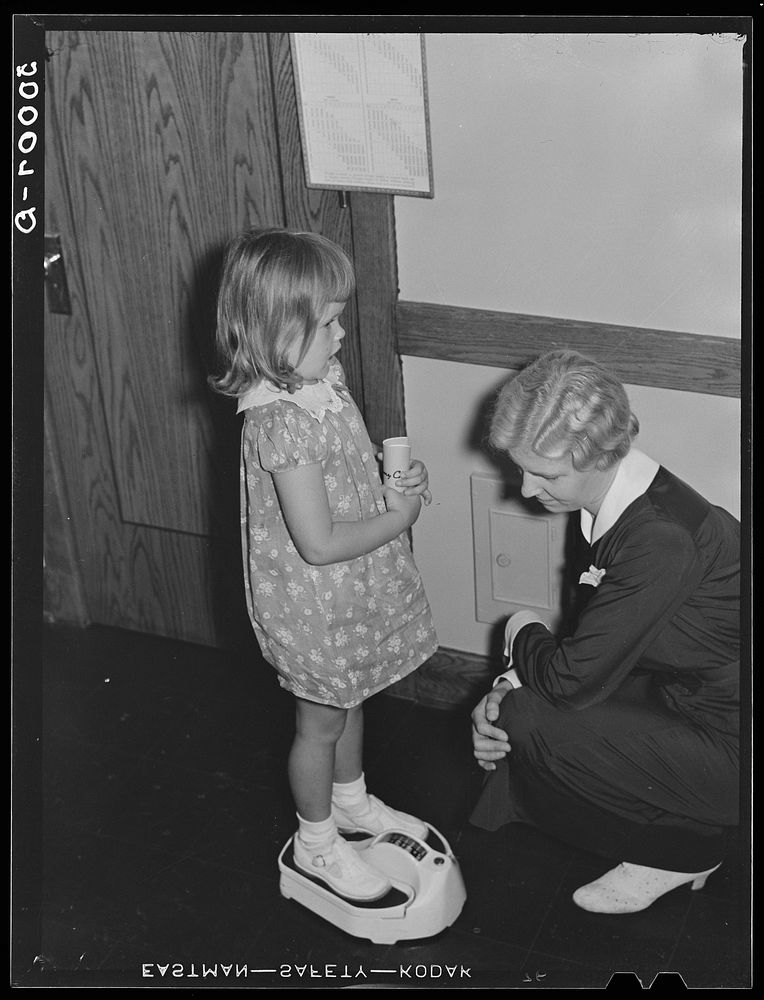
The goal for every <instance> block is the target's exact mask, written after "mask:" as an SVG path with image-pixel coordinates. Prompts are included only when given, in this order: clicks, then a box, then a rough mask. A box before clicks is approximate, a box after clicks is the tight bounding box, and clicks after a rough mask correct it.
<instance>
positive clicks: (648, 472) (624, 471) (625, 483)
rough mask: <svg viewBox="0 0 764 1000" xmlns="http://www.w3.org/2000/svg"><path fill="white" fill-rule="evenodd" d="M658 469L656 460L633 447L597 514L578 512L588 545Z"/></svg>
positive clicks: (615, 519)
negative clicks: (593, 515) (594, 515)
mask: <svg viewBox="0 0 764 1000" xmlns="http://www.w3.org/2000/svg"><path fill="white" fill-rule="evenodd" d="M659 468H660V466H659V465H658V463H657V462H656V461H655V459H652V458H650V457H649V455H645V453H644V452H643V451H639V450H638V449H636V448H632V449H631V451H630V452H629V453H628V455H626V457H625V458H624V459H622V460H621V463H620V464H619V466H618V471H617V472H616V474H615V478H614V479H613V482H612V483H611V484H610V489H609V490H608V491H607V493H606V494H605V499H604V500H603V501H602V506H601V507H600V509H599V511H598V512H597V517H596V518H593V517H592V515H591V514H590V513H589V511H588V510H582V511H581V532H582V534H583V536H584V538H586V540H587V541H588V542H589V544H590V545H593V544H594V542H596V541H597V539H598V538H602V536H603V535H604V534H605V532H606V531H609V530H610V528H612V527H613V525H614V524H615V522H616V521H617V520H618V518H619V517H620V516H621V514H623V512H624V511H625V510H626V508H627V507H628V506H629V504H630V503H633V502H634V501H635V500H636V499H637V497H641V496H642V494H643V493H646V492H647V489H648V487H649V486H650V483H652V481H653V479H655V474H656V472H657V471H658V469H659Z"/></svg>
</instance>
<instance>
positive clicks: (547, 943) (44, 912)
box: [17, 626, 751, 989]
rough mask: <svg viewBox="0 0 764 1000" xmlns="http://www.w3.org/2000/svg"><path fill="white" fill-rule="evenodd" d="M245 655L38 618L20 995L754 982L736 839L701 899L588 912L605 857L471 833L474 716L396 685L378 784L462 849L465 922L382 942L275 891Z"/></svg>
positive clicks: (382, 707) (743, 867)
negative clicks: (36, 933) (36, 733)
mask: <svg viewBox="0 0 764 1000" xmlns="http://www.w3.org/2000/svg"><path fill="white" fill-rule="evenodd" d="M244 659H245V657H243V656H242V655H241V654H239V655H236V656H235V655H233V654H231V653H225V652H221V651H219V650H217V651H216V650H211V649H206V648H203V647H199V646H193V645H186V644H182V643H175V642H171V641H169V640H165V639H158V638H153V637H150V636H145V635H141V634H138V633H133V632H125V631H119V630H111V629H106V628H101V627H94V628H90V629H86V630H77V629H72V628H68V627H63V626H46V628H45V635H44V656H43V661H44V698H43V706H44V727H43V773H44V823H43V829H42V833H43V838H42V839H43V848H44V865H43V874H42V909H41V930H40V935H41V941H40V943H39V947H37V948H35V949H34V951H35V954H34V955H32V954H31V952H30V955H29V962H28V969H27V970H26V971H25V975H22V976H20V977H17V982H21V985H25V984H27V985H31V984H39V985H41V986H72V985H84V986H126V985H134V986H139V987H140V986H145V987H150V988H161V987H166V986H173V987H176V988H177V987H185V988H192V987H195V988H199V987H204V986H207V987H209V986H214V987H218V988H220V987H222V986H229V987H238V988H250V989H252V988H279V987H285V988H292V989H295V988H310V987H324V988H326V987H330V988H332V987H333V988H341V987H344V986H350V985H353V986H364V987H372V986H377V987H383V988H401V987H405V988H412V987H414V988H415V987H422V988H434V987H436V986H441V987H443V986H445V987H447V988H480V987H484V988H485V987H505V988H550V987H561V988H582V987H583V988H601V987H603V986H604V985H605V984H606V983H607V982H608V981H609V979H610V977H611V974H612V973H614V972H619V971H621V972H624V971H631V972H636V973H637V974H638V975H639V976H640V978H641V979H642V982H643V984H644V987H647V986H649V985H650V983H651V982H652V981H653V979H654V977H655V976H656V974H658V973H660V972H665V971H673V972H678V973H681V975H682V976H683V977H684V979H685V981H686V983H687V985H688V986H689V987H691V988H720V987H721V988H749V987H750V976H749V964H750V963H749V952H750V948H751V934H750V928H749V923H750V921H749V904H748V883H749V877H748V873H749V863H748V860H747V858H748V852H747V850H746V849H745V848H744V847H743V848H736V850H735V851H734V852H733V853H732V854H731V855H730V856H729V858H728V860H727V863H726V864H725V865H724V866H723V868H722V869H721V870H720V871H719V872H718V873H717V874H716V875H714V876H712V877H711V878H710V879H709V881H708V884H707V886H706V887H705V889H704V890H703V891H702V892H694V893H693V892H690V891H689V889H688V888H687V887H684V888H682V889H679V890H677V891H675V892H673V893H670V894H669V895H667V896H665V897H663V898H662V899H660V900H659V901H658V902H656V903H655V904H654V905H653V906H652V907H651V908H650V909H649V910H647V911H644V912H643V913H640V914H634V915H629V916H619V917H608V916H600V915H593V914H588V913H585V912H583V911H581V910H579V909H577V908H576V907H575V906H574V905H573V903H572V902H571V898H570V897H571V893H572V891H573V890H574V889H575V888H576V887H577V886H578V885H580V884H582V883H584V882H586V881H589V880H591V879H592V878H593V877H596V876H598V875H600V874H601V873H602V872H603V871H604V870H606V868H607V867H609V865H608V864H607V863H606V862H603V861H602V860H600V859H598V858H596V857H594V856H589V855H586V854H582V853H581V852H580V851H576V850H573V849H571V848H568V847H566V846H565V845H563V844H561V843H558V842H556V841H554V840H551V839H549V838H547V837H546V836H544V835H542V834H540V833H539V832H537V831H535V830H533V829H531V828H528V827H524V826H518V825H516V826H509V827H505V828H504V829H503V830H501V831H499V832H498V833H486V832H484V831H480V830H478V829H475V828H474V827H471V826H470V825H469V824H468V816H469V812H470V807H471V804H472V802H473V801H474V799H475V796H476V794H477V792H478V789H479V786H480V781H481V775H482V772H481V771H480V770H479V768H478V767H477V765H476V764H475V762H474V760H473V758H472V756H471V752H470V743H469V717H468V712H467V711H465V710H464V709H452V710H450V711H449V710H443V709H436V708H431V707H424V706H422V705H419V704H415V703H414V702H412V701H408V700H404V699H401V698H399V697H393V696H390V695H378V696H377V697H375V698H373V699H371V700H370V701H369V702H368V703H367V709H366V719H367V751H366V776H367V783H368V785H369V787H370V790H371V791H374V792H376V793H377V794H379V796H380V797H381V798H383V799H385V800H387V801H389V802H390V804H392V805H395V806H397V807H398V808H401V809H404V810H407V811H411V812H415V813H416V814H417V815H419V816H421V817H423V818H424V819H426V820H428V821H429V822H430V823H431V824H432V825H434V826H435V827H436V828H438V829H439V830H440V831H441V832H442V833H443V834H444V835H445V837H446V838H447V840H448V841H449V842H450V844H451V847H452V849H453V851H454V853H455V855H456V856H457V858H458V860H459V864H460V866H461V870H462V874H463V877H464V881H465V884H466V887H467V902H466V904H465V906H464V909H463V911H462V913H461V915H460V916H459V917H458V919H457V920H456V922H455V923H454V924H453V925H452V926H451V927H450V928H448V929H447V930H445V931H443V932H442V933H441V934H439V935H438V936H437V937H435V938H431V939H429V940H420V941H414V942H410V943H406V942H404V943H399V944H396V945H375V944H372V943H370V942H368V941H365V940H363V939H360V938H355V937H351V936H350V935H348V934H345V933H343V932H341V931H339V930H337V929H336V928H335V927H334V926H333V925H331V924H329V923H326V922H324V921H322V920H321V919H319V918H318V917H316V916H315V915H314V914H312V913H311V912H309V911H307V910H305V909H304V908H303V907H301V906H300V905H299V904H297V903H295V902H293V901H290V900H287V899H284V898H283V897H282V896H281V895H280V892H279V872H278V869H277V863H276V859H277V855H278V852H279V850H280V848H281V847H282V845H283V844H284V843H285V841H286V840H287V838H288V837H289V836H290V835H291V834H292V832H293V828H294V814H293V809H292V805H291V802H290V798H289V794H288V790H287V783H286V779H285V763H286V754H287V749H288V747H289V744H290V740H291V730H292V706H291V701H290V698H289V696H287V695H285V694H283V693H282V692H281V690H280V688H278V686H277V684H276V682H275V679H274V676H273V674H272V672H271V670H270V668H268V667H266V666H264V665H262V664H261V663H260V662H258V661H257V659H256V656H255V654H254V652H253V653H252V654H251V656H250V657H249V659H250V662H244ZM742 839H745V838H742ZM22 964H23V963H22ZM213 969H216V970H217V976H216V977H215V976H214V975H212V970H213ZM226 969H227V970H228V972H227V973H226ZM385 970H388V971H385ZM464 970H468V971H467V972H465V971H464ZM203 971H204V972H205V973H206V975H203Z"/></svg>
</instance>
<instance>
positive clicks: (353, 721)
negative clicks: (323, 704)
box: [334, 705, 363, 784]
mask: <svg viewBox="0 0 764 1000" xmlns="http://www.w3.org/2000/svg"><path fill="white" fill-rule="evenodd" d="M362 773H363V705H356V706H355V708H349V709H347V715H346V717H345V728H344V730H343V731H342V735H341V736H340V738H339V740H338V741H337V747H336V750H335V754H334V780H335V781H336V782H338V783H339V784H346V783H347V782H350V781H355V780H356V779H357V778H360V777H361V774H362Z"/></svg>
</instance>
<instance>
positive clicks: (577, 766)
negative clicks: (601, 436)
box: [472, 467, 740, 872]
mask: <svg viewBox="0 0 764 1000" xmlns="http://www.w3.org/2000/svg"><path fill="white" fill-rule="evenodd" d="M582 544H583V548H584V552H583V557H582V562H581V566H580V567H579V569H583V570H586V569H588V567H589V566H593V567H595V568H597V569H604V570H605V574H604V576H603V577H602V578H601V581H600V584H599V586H598V587H596V588H594V587H591V586H588V585H587V584H585V583H584V584H580V585H579V587H578V590H579V592H581V593H580V598H581V603H582V607H581V610H580V613H579V616H578V625H577V628H576V629H575V632H574V633H573V634H572V635H571V636H570V638H566V639H563V640H562V641H558V640H557V639H555V638H554V637H553V636H552V635H551V634H550V632H548V631H547V629H546V628H545V627H544V626H543V625H541V624H535V623H533V624H529V625H526V626H525V627H524V628H522V629H521V630H520V632H519V633H518V634H517V636H516V637H515V641H514V646H513V660H514V663H513V665H514V667H515V669H516V670H517V672H518V674H519V676H520V678H521V680H522V683H523V685H524V686H523V687H522V688H519V689H517V690H514V691H512V692H510V693H509V694H507V695H506V697H505V698H504V700H503V701H502V703H501V714H500V717H499V720H498V721H497V723H496V725H497V726H499V727H500V728H502V729H504V730H505V731H506V732H507V733H508V734H509V742H510V744H511V747H512V749H511V752H510V753H509V754H508V755H507V757H506V758H504V759H503V760H502V761H500V762H499V763H498V766H497V769H496V770H495V771H492V772H490V774H489V775H488V778H487V779H486V783H485V786H484V789H483V792H482V794H481V797H480V799H479V801H478V804H477V806H476V808H475V810H474V813H473V815H472V822H473V823H474V824H475V825H477V826H481V827H484V828H486V829H496V828H498V827H499V826H502V825H503V824H504V823H509V822H526V823H531V824H534V825H536V826H538V827H540V828H542V829H545V830H547V831H548V832H550V833H552V834H553V835H555V836H558V837H559V838H560V839H563V840H565V841H567V842H569V843H574V844H576V845H577V846H580V847H583V848H584V849H586V850H589V851H592V852H594V853H599V854H602V855H605V856H607V857H609V858H613V859H615V860H617V861H630V862H632V863H636V864H642V865H648V866H650V867H655V868H664V869H669V870H674V871H687V872H690V871H703V870H705V869H707V868H711V867H713V866H714V865H715V864H717V863H718V862H719V860H720V859H721V854H722V851H723V838H724V834H725V831H726V828H729V827H733V826H735V825H737V823H738V797H739V765H738V725H739V722H738V720H739V694H738V691H739V657H740V653H739V624H740V621H739V615H740V594H739V586H740V581H739V578H740V574H739V562H740V526H739V524H738V522H737V521H736V520H735V519H734V518H733V517H732V516H731V515H730V514H728V513H727V512H726V511H724V510H722V509H721V508H718V507H714V506H712V505H711V504H709V503H708V502H707V501H706V500H704V499H703V498H702V497H701V496H699V495H698V494H697V493H696V492H695V491H694V490H692V489H691V488H690V487H689V486H687V485H686V484H685V483H683V482H682V481H681V480H679V479H677V478H676V477H675V476H673V475H672V474H671V473H669V472H668V471H666V470H665V469H663V468H662V467H661V468H659V470H658V472H657V474H656V475H655V478H654V479H653V481H652V483H651V484H650V486H649V487H648V488H647V490H646V492H645V493H643V494H642V495H641V496H639V497H638V498H637V499H636V500H634V501H633V502H632V503H631V504H629V506H628V507H627V508H626V509H625V510H624V511H623V513H622V514H621V516H620V517H619V518H618V519H617V521H616V522H615V523H614V524H613V525H612V526H611V527H610V528H609V529H608V530H607V531H606V532H605V533H604V534H603V535H602V537H601V538H599V539H598V540H597V541H596V542H594V544H593V545H592V546H591V547H588V546H586V544H585V543H584V542H583V539H582ZM576 577H578V573H576Z"/></svg>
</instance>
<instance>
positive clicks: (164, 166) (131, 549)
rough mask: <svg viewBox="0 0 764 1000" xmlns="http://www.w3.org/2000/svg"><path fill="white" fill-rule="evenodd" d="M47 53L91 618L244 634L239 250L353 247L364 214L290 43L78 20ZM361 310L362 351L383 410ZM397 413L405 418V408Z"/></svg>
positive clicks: (60, 406)
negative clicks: (306, 145) (309, 121)
mask: <svg viewBox="0 0 764 1000" xmlns="http://www.w3.org/2000/svg"><path fill="white" fill-rule="evenodd" d="M46 47H47V49H48V51H49V58H48V62H47V70H46V221H45V229H46V233H55V234H58V235H59V236H60V239H61V246H62V252H63V257H64V266H65V269H66V274H67V280H68V285H69V293H70V301H71V313H70V314H69V315H64V314H61V313H56V312H51V311H50V310H46V342H45V349H46V404H47V405H46V421H47V425H48V426H47V436H48V440H49V441H50V442H52V445H51V447H52V450H53V452H54V453H55V455H56V457H57V463H58V467H59V469H60V471H61V477H60V478H61V482H62V490H63V493H64V500H63V506H64V508H65V509H66V511H67V513H66V516H67V517H68V518H69V524H70V526H71V529H72V546H73V550H74V552H75V559H76V563H77V567H78V571H79V576H80V580H81V584H82V591H83V594H84V602H85V607H86V615H87V619H88V620H89V621H92V622H98V623H102V624H108V625H116V626H121V627H126V628H134V629H138V630H141V631H147V632H153V633H157V634H161V635H167V636H171V637H174V638H181V639H186V640H190V641H195V642H201V643H206V644H214V645H226V644H228V643H230V642H231V641H233V639H234V637H235V636H236V635H237V634H238V633H239V631H240V630H241V629H242V628H245V629H246V628H248V626H246V616H245V612H244V603H243V586H242V570H241V555H240V548H239V544H240V543H239V536H238V531H239V513H238V447H239V428H240V420H239V418H237V417H236V415H235V412H234V411H235V406H234V405H233V404H232V402H231V401H230V400H226V399H222V398H220V397H217V396H216V395H215V394H214V393H212V392H211V391H210V390H209V389H208V387H207V384H206V377H207V374H208V373H209V371H210V370H211V367H212V362H213V347H212V345H213V335H214V298H215V292H216V284H217V273H218V267H219V263H220V258H221V251H222V248H223V246H224V244H225V242H226V241H227V240H228V238H229V237H230V236H231V235H233V234H234V233H235V232H237V231H239V230H240V229H242V228H243V227H245V226H248V225H286V226H289V227H293V228H304V229H308V228H310V229H314V230H319V231H321V232H323V233H324V234H325V235H327V236H329V237H330V238H332V239H335V240H336V241H337V242H339V243H341V244H342V245H343V246H345V248H346V249H347V250H348V251H349V252H350V253H351V254H353V250H354V247H353V222H352V216H351V213H350V211H349V210H347V209H343V208H342V206H341V203H340V199H339V198H338V197H337V194H336V192H315V191H308V190H307V189H306V187H305V184H304V179H303V171H302V163H301V158H300V157H301V153H300V143H299V130H298V128H297V117H296V110H295V97H294V82H293V76H292V69H291V60H290V58H289V45H288V39H287V38H286V36H284V35H281V34H270V33H236V32H198V33H193V32H177V33H176V32H152V31H100V30H97V31H79V30H78V31H71V32H50V33H48V34H47V35H46ZM388 202H389V200H388ZM358 215H359V219H361V220H367V221H363V223H362V225H360V226H359V227H357V229H358V232H357V233H356V236H357V237H358V235H359V233H360V234H361V239H362V240H366V241H367V242H369V241H368V236H367V235H364V234H367V233H368V226H369V225H372V226H376V225H377V223H378V221H379V219H383V220H387V224H388V225H390V215H391V213H390V205H389V203H383V202H380V201H379V199H378V198H377V199H375V197H374V196H370V199H367V200H366V201H365V202H363V203H362V204H361V207H360V208H359V213H358ZM370 215H371V217H372V219H373V221H372V222H371V223H368V217H369V216H370ZM384 242H385V240H384V238H383V239H382V244H383V245H384ZM377 243H379V240H377ZM378 252H379V251H378ZM388 271H389V266H388ZM387 287H388V291H387V293H385V294H387V298H388V301H386V303H385V305H384V308H383V309H382V311H381V313H380V310H379V308H378V305H379V303H375V304H374V305H375V312H376V314H377V316H379V315H380V314H382V315H383V314H384V313H385V311H386V310H389V311H390V312H392V303H391V301H389V298H390V282H389V281H388V282H387ZM364 294H365V295H366V298H367V300H368V298H369V295H370V294H371V295H372V298H373V293H370V292H368V291H367V292H365V293H364ZM358 309H359V304H358V303H357V302H353V303H351V304H350V309H349V312H350V325H351V329H350V331H349V336H348V337H347V338H346V341H345V345H346V346H345V347H344V349H343V354H342V361H343V363H344V364H345V366H346V369H347V370H348V374H349V379H350V382H351V388H352V389H353V391H354V393H355V395H356V397H357V398H358V400H359V403H360V405H361V406H362V408H363V407H364V406H365V397H364V384H365V382H368V381H369V380H368V377H367V378H365V377H364V374H363V371H362V361H361V355H362V348H361V340H360V336H359V332H358V325H359V324H358ZM361 309H365V310H366V311H367V312H369V311H370V308H369V304H368V301H367V302H366V304H364V302H362V303H361ZM376 322H378V319H377V320H376ZM373 325H374V323H371V324H370V333H371V332H373V330H372V327H373ZM382 381H383V383H384V384H385V385H386V388H385V389H384V391H383V393H382V395H383V396H385V397H390V398H391V399H393V400H399V398H400V386H399V379H398V378H397V376H395V373H394V377H393V379H392V382H391V380H390V379H389V378H387V379H383V380H382ZM370 384H371V386H372V392H371V395H373V394H374V390H373V386H374V384H375V383H374V382H373V380H372V382H371V383H370ZM390 386H392V388H390ZM396 406H397V407H398V409H396ZM386 413H387V416H384V421H387V426H390V427H400V426H401V419H400V418H401V415H402V411H401V410H400V406H399V404H397V403H396V404H394V405H393V406H392V408H390V407H387V409H386ZM390 419H392V423H391V422H390ZM384 421H383V422H384Z"/></svg>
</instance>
